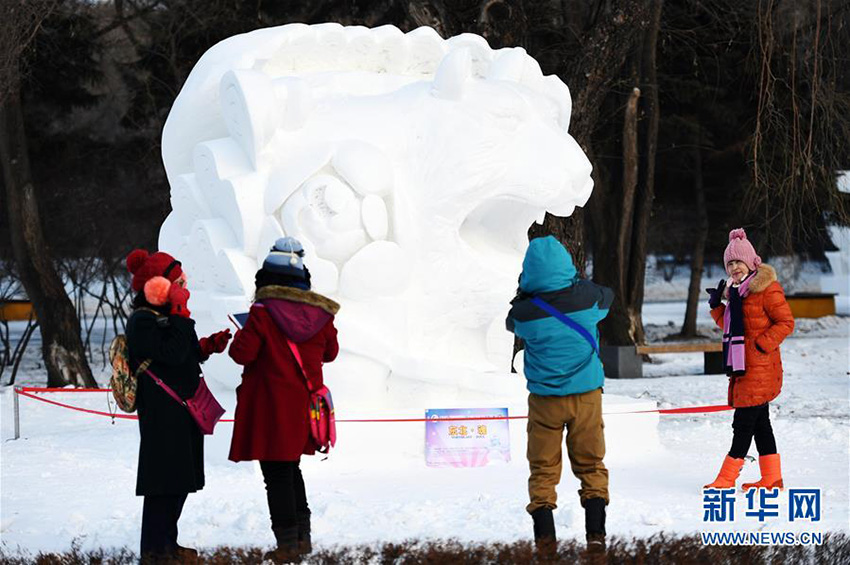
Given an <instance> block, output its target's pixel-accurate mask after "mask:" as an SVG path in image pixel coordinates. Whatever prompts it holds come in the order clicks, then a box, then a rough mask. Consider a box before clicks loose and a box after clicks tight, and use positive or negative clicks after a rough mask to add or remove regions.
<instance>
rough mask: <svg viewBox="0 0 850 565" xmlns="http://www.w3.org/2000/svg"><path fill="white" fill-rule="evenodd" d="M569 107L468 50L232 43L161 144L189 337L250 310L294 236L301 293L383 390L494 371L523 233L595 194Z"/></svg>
mask: <svg viewBox="0 0 850 565" xmlns="http://www.w3.org/2000/svg"><path fill="white" fill-rule="evenodd" d="M570 108H571V101H570V94H569V90H568V89H567V87H566V85H564V84H563V83H562V82H561V81H560V80H559V79H558V78H557V77H554V76H543V74H542V73H541V71H540V66H539V65H538V64H537V62H536V61H535V60H534V59H533V58H531V57H530V56H528V55H527V54H526V53H525V51H524V50H523V49H521V48H508V49H499V50H495V51H494V50H492V49H490V47H489V46H488V45H487V43H486V41H485V40H484V39H483V38H481V37H479V36H476V35H471V34H463V35H460V36H457V37H453V38H451V39H448V40H443V39H442V38H440V37H439V36H438V35H437V33H436V32H435V31H434V30H432V29H430V28H419V29H416V30H414V31H412V32H410V33H407V34H403V33H402V32H401V31H399V30H398V29H397V28H395V27H392V26H384V27H380V28H376V29H367V28H363V27H342V26H340V25H337V24H322V25H313V26H307V25H303V24H292V25H286V26H282V27H277V28H269V29H262V30H257V31H254V32H252V33H248V34H244V35H239V36H235V37H232V38H229V39H227V40H225V41H222V42H221V43H219V44H218V45H216V46H214V47H213V48H212V49H210V50H209V51H208V52H207V53H206V54H205V55H204V56H203V57H202V58H201V60H200V61H199V62H198V64H197V65H196V66H195V68H194V69H193V70H192V73H191V74H190V76H189V78H188V80H187V81H186V84H185V85H184V87H183V89H182V90H181V92H180V95H179V96H178V97H177V100H176V101H175V103H174V106H173V108H172V110H171V113H170V115H169V117H168V121H167V123H166V125H165V130H164V133H163V142H162V146H163V150H162V152H163V160H164V162H165V166H166V170H167V172H168V179H169V182H170V184H171V202H172V208H173V211H172V213H171V214H170V215H169V217H168V218H167V220H166V221H165V223H164V225H163V226H162V230H161V233H160V249H163V250H167V251H168V252H169V253H172V254H174V255H175V256H176V257H178V258H180V259H181V260H182V261H183V263H184V269H185V270H186V271H187V272H188V273H189V277H190V280H191V281H192V287H193V298H192V305H191V306H192V310H193V311H194V312H196V313H199V314H202V317H201V318H200V319H199V324H200V325H201V326H202V331H203V330H204V329H206V328H203V326H204V325H209V326H210V329H212V327H213V326H216V327H218V326H221V325H223V323H224V320H225V315H226V313H227V312H232V311H234V310H242V309H244V308H245V307H246V305H247V304H248V303H249V302H250V300H251V298H252V296H253V292H254V273H255V272H256V270H257V269H258V268H259V266H260V265H261V264H262V262H263V259H264V257H265V256H266V253H267V252H268V250H269V248H270V247H271V244H272V242H273V241H274V240H275V239H277V238H278V237H282V236H283V235H290V236H294V237H297V238H298V239H299V240H301V242H302V244H303V245H304V248H305V251H306V256H305V260H304V261H305V264H306V265H307V266H308V268H309V269H310V271H311V273H312V275H313V284H314V290H316V291H318V292H321V293H324V294H327V295H329V296H331V297H333V298H335V299H337V300H338V301H340V302H341V303H342V305H343V308H342V310H341V312H340V316H339V318H338V320H339V325H340V328H341V332H342V333H341V340H340V341H341V345H342V346H343V349H345V350H348V351H349V352H353V353H357V354H360V355H362V356H365V357H369V358H372V359H376V360H378V361H380V362H381V363H383V364H384V365H386V366H387V367H389V368H391V369H393V370H395V371H399V370H401V369H400V368H399V367H396V366H395V365H403V364H404V362H398V363H397V362H396V360H398V359H407V360H408V361H410V360H415V359H418V358H422V357H429V358H434V357H435V356H436V357H439V358H442V359H444V360H446V361H447V362H449V363H450V364H451V363H454V364H458V365H462V366H467V367H475V368H478V369H481V370H488V369H491V368H493V367H494V366H496V365H501V367H500V368H504V367H505V366H506V363H507V362H508V359H509V353H510V344H511V336H510V335H509V334H508V333H507V332H505V331H504V325H503V319H504V313H505V312H506V310H507V301H508V300H509V299H510V298H511V297H512V296H513V291H514V289H515V288H516V279H517V275H518V273H519V270H520V268H521V261H522V254H523V252H524V250H525V248H526V245H527V238H526V231H527V229H528V227H529V226H530V225H531V223H532V222H533V221H534V220H535V219H541V218H542V217H543V214H544V213H545V211H547V210H548V211H549V212H551V213H553V214H556V215H561V216H565V215H569V214H570V213H571V212H572V210H573V209H574V207H575V206H577V205H582V204H584V203H585V202H586V201H587V199H588V197H589V196H590V192H591V189H592V182H591V180H590V170H591V168H590V163H589V162H588V160H587V158H586V157H585V155H584V154H583V152H582V151H581V149H580V148H579V146H578V145H577V144H576V142H575V141H574V140H573V139H572V137H570V136H569V135H568V134H567V127H568V125H569V121H570ZM206 313H208V314H209V315H210V316H211V318H208V319H205V318H203V314H206ZM408 365H409V363H408ZM402 372H403V371H402ZM413 372H415V370H414V371H413Z"/></svg>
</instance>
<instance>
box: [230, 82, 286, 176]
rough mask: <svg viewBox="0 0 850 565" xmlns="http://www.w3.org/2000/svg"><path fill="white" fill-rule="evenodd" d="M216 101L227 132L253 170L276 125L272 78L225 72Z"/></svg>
mask: <svg viewBox="0 0 850 565" xmlns="http://www.w3.org/2000/svg"><path fill="white" fill-rule="evenodd" d="M219 101H220V104H221V113H222V116H223V117H224V122H225V124H226V125H227V131H228V132H230V135H231V136H232V137H233V139H235V140H236V141H237V142H238V143H239V145H240V146H241V147H242V149H243V150H244V151H245V154H246V155H247V156H248V158H249V159H250V160H251V164H252V165H253V166H254V168H256V167H257V156H258V154H259V153H260V151H262V149H263V148H264V147H265V146H266V143H268V141H269V139H271V136H272V135H273V134H274V130H275V126H276V125H277V116H276V101H275V90H274V86H273V85H272V81H271V79H269V77H268V76H266V75H265V74H264V73H261V72H259V71H251V70H237V71H228V72H227V73H225V75H224V76H223V77H222V78H221V84H220V87H219Z"/></svg>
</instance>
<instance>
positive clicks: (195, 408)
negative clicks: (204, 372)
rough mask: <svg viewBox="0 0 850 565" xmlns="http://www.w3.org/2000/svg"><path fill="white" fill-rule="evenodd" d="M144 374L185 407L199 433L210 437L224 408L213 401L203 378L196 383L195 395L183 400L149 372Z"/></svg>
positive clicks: (216, 401)
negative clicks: (196, 425)
mask: <svg viewBox="0 0 850 565" xmlns="http://www.w3.org/2000/svg"><path fill="white" fill-rule="evenodd" d="M145 372H146V373H147V374H149V375H150V376H151V378H152V379H153V380H154V381H155V382H156V384H158V385H159V386H161V387H162V390H164V391H165V392H167V393H168V395H169V396H171V398H173V399H174V400H176V401H177V402H179V403H180V404H182V405H183V406H185V407H186V410H188V411H189V414H190V415H191V416H192V419H194V420H195V423H196V424H198V428H200V430H201V432H203V433H204V434H205V435H212V433H213V430H214V429H215V425H216V424H217V423H218V421H219V420H221V417H222V416H223V415H224V408H222V407H221V404H219V403H218V400H216V399H215V397H214V396H213V393H212V392H210V389H209V388H207V383H206V382H205V381H204V377H201V379H200V382H199V383H198V388H197V389H196V390H195V394H193V395H192V398H189V399H187V400H183V399H182V398H180V397H179V396H178V395H177V393H176V392H174V391H173V390H171V387H169V386H168V385H167V384H165V383H164V382H162V379H160V378H159V377H157V376H156V375H154V374H153V373H151V372H150V370H146V371H145Z"/></svg>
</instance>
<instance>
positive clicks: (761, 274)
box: [723, 263, 777, 298]
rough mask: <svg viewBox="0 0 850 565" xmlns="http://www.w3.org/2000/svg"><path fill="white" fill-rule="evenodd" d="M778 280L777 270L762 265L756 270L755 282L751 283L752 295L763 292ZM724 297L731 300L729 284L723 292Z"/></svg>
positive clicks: (764, 264)
mask: <svg viewBox="0 0 850 565" xmlns="http://www.w3.org/2000/svg"><path fill="white" fill-rule="evenodd" d="M776 280H777V278H776V269H774V268H773V267H771V266H770V265H768V264H767V263H762V264H761V265H759V268H758V269H757V270H756V274H755V275H753V280H751V281H750V293H751V294H753V293H759V292H763V291H764V290H765V289H766V288H767V287H769V286H770V285H771V284H772V283H773V282H774V281H776ZM723 296H724V298H729V284H728V283H727V285H726V288H725V289H724V290H723Z"/></svg>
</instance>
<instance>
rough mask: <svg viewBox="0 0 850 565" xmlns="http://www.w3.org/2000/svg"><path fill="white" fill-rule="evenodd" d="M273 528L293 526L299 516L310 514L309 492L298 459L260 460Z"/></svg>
mask: <svg viewBox="0 0 850 565" xmlns="http://www.w3.org/2000/svg"><path fill="white" fill-rule="evenodd" d="M260 468H261V469H262V470H263V480H265V482H266V495H267V496H268V500H269V514H270V515H271V519H272V529H278V528H291V527H294V526H295V525H296V524H297V521H298V516H299V515H302V516H303V515H305V514H310V508H309V507H308V506H307V492H306V491H305V490H304V478H303V477H302V476H301V468H300V467H299V462H298V461H260Z"/></svg>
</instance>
